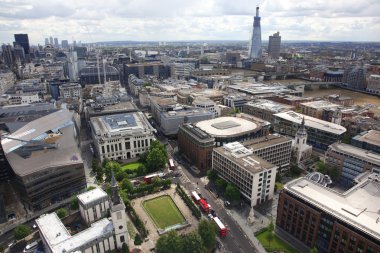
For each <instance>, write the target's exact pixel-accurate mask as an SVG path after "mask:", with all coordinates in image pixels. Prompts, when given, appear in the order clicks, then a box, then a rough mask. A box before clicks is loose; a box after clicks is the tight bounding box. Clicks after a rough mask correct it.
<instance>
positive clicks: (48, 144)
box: [1, 110, 86, 210]
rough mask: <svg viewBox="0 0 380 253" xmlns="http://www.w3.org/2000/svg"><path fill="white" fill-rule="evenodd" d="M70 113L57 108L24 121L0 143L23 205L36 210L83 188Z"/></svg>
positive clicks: (72, 119)
mask: <svg viewBox="0 0 380 253" xmlns="http://www.w3.org/2000/svg"><path fill="white" fill-rule="evenodd" d="M76 133H78V127H77V126H76V119H75V118H74V114H73V113H71V112H69V111H67V110H60V111H56V112H53V113H50V114H47V115H45V116H42V117H40V118H37V119H35V120H32V121H30V122H28V123H27V124H24V125H23V126H22V127H21V128H18V129H17V130H16V131H14V132H12V133H11V134H10V135H8V136H3V137H2V140H1V145H2V147H3V151H4V153H5V157H6V159H7V161H8V163H9V165H10V166H11V168H12V171H13V173H14V174H15V186H16V188H17V189H18V191H19V192H20V196H21V199H22V201H23V203H24V204H25V207H26V208H27V209H29V210H39V209H42V208H45V207H47V206H49V205H51V204H53V203H55V202H58V201H61V200H63V199H65V198H69V197H71V196H72V195H73V194H75V193H77V192H80V191H82V190H83V189H84V188H85V187H86V177H85V174H84V168H83V160H82V157H81V153H80V151H79V144H78V143H77V140H76V138H77V137H76Z"/></svg>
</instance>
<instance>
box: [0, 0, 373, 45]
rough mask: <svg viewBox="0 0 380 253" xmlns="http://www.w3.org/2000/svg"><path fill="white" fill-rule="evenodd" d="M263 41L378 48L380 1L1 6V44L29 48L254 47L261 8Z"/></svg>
mask: <svg viewBox="0 0 380 253" xmlns="http://www.w3.org/2000/svg"><path fill="white" fill-rule="evenodd" d="M258 3H259V4H260V16H261V18H262V19H261V28H262V39H263V40H264V41H265V40H267V39H268V36H269V35H271V34H273V33H275V32H277V31H279V32H280V35H281V36H282V40H283V41H323V42H327V41H335V42H336V41H339V42H341V41H342V42H356V41H360V42H379V40H380V38H379V34H380V17H379V14H378V13H380V1H378V0H361V1H359V0H335V1H328V0H319V1H303V0H264V1H260V2H259V1H257V2H255V1H253V2H252V1H250V0H235V1H230V0H206V1H205V0H203V1H202V0H184V1H178V0H160V1H155V0H139V1H130V0H129V1H128V0H126V1H121V0H110V1H107V2H106V4H105V3H104V1H100V0H82V1H74V0H66V1H47V0H39V1H37V0H0V43H12V42H13V41H14V37H13V34H15V33H27V34H29V40H30V43H31V44H34V45H36V44H43V43H44V39H45V38H48V37H50V36H52V37H53V38H55V37H57V38H58V39H59V41H61V40H62V39H66V40H69V42H72V41H73V40H76V41H82V42H87V43H94V42H106V41H193V40H196V41H201V40H202V41H210V40H237V41H248V39H249V34H250V32H251V31H252V22H253V16H254V13H255V7H256V4H258Z"/></svg>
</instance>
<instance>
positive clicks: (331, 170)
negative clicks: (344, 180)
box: [316, 161, 339, 179]
mask: <svg viewBox="0 0 380 253" xmlns="http://www.w3.org/2000/svg"><path fill="white" fill-rule="evenodd" d="M316 167H317V171H318V172H320V173H322V174H324V175H329V176H330V177H331V178H332V179H337V178H338V176H339V172H338V169H337V168H335V167H329V166H327V165H326V164H325V163H324V162H322V161H319V162H317V164H316Z"/></svg>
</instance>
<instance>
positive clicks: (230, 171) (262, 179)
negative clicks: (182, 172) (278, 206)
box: [212, 142, 277, 206]
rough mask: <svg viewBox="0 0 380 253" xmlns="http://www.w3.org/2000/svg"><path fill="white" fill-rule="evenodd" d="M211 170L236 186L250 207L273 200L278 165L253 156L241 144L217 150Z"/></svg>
mask: <svg viewBox="0 0 380 253" xmlns="http://www.w3.org/2000/svg"><path fill="white" fill-rule="evenodd" d="M212 168H213V169H214V170H216V171H217V172H218V175H219V176H220V177H221V178H223V179H224V180H226V181H228V182H230V183H233V184H235V185H236V186H237V187H238V189H239V190H240V193H241V194H242V196H243V197H245V198H246V199H248V200H249V201H250V202H251V206H255V205H258V204H261V203H263V202H265V201H267V200H270V199H272V198H273V193H274V185H275V181H276V173H277V166H275V165H273V164H271V163H269V162H267V161H265V160H263V159H261V158H260V157H258V156H257V155H254V154H253V152H252V150H250V149H247V148H245V147H244V146H243V145H242V144H241V143H239V142H231V143H228V144H225V145H224V146H223V147H218V148H215V149H214V151H213V153H212Z"/></svg>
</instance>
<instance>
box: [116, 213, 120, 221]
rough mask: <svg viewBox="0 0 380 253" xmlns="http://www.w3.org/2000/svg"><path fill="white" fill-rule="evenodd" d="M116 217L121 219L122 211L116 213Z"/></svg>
mask: <svg viewBox="0 0 380 253" xmlns="http://www.w3.org/2000/svg"><path fill="white" fill-rule="evenodd" d="M116 219H118V220H121V212H117V213H116Z"/></svg>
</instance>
